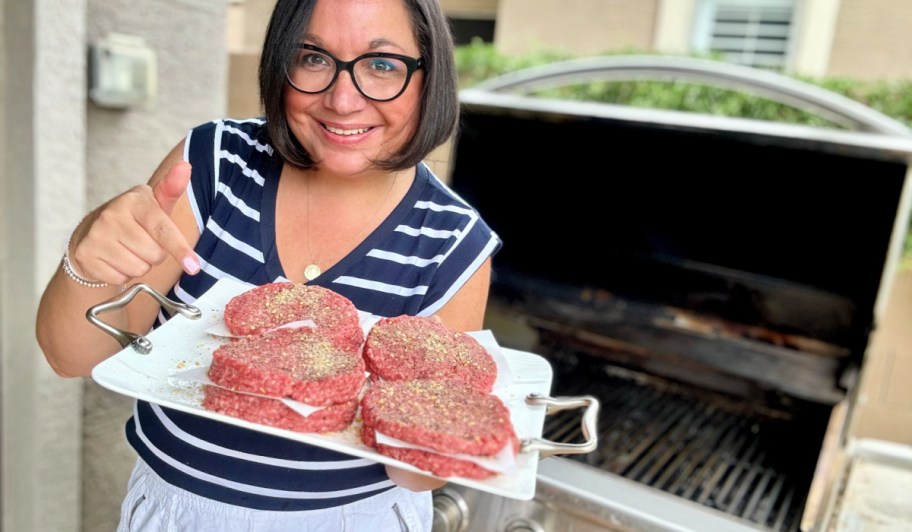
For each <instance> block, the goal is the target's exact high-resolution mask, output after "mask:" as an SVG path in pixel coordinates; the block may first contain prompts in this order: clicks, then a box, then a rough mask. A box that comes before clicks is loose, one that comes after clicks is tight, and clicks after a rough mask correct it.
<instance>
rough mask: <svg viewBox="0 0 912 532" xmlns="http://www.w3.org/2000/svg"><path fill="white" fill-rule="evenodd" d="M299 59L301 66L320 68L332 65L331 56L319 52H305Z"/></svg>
mask: <svg viewBox="0 0 912 532" xmlns="http://www.w3.org/2000/svg"><path fill="white" fill-rule="evenodd" d="M298 61H299V64H300V65H301V66H305V67H308V68H320V67H327V66H329V65H330V62H329V58H327V57H326V56H325V55H323V54H317V53H303V54H301V57H300V58H299V60H298Z"/></svg>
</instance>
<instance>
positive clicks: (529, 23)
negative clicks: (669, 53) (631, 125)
mask: <svg viewBox="0 0 912 532" xmlns="http://www.w3.org/2000/svg"><path fill="white" fill-rule="evenodd" d="M658 3H659V2H658V0H501V1H500V6H499V8H498V12H497V29H496V31H495V45H496V46H497V48H498V49H499V50H500V51H502V52H504V53H511V54H512V53H522V52H527V51H533V50H540V49H550V50H558V51H560V50H564V51H572V52H573V53H574V54H575V55H578V54H596V53H602V52H606V51H622V50H634V51H645V50H650V49H651V48H652V44H653V42H654V38H653V33H654V32H655V27H656V19H657V12H658Z"/></svg>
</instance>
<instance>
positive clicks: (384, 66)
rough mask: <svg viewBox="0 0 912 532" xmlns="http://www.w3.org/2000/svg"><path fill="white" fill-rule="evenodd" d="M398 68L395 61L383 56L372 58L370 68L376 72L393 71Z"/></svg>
mask: <svg viewBox="0 0 912 532" xmlns="http://www.w3.org/2000/svg"><path fill="white" fill-rule="evenodd" d="M397 68H398V65H397V64H396V62H395V61H392V60H390V59H385V58H376V59H372V60H371V62H370V69H371V70H375V71H378V72H394V71H395V70H396V69H397Z"/></svg>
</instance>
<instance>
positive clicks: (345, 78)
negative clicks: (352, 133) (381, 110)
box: [325, 71, 367, 114]
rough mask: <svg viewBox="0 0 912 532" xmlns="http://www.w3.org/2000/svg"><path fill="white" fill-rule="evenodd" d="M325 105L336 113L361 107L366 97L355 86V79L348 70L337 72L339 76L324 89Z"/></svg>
mask: <svg viewBox="0 0 912 532" xmlns="http://www.w3.org/2000/svg"><path fill="white" fill-rule="evenodd" d="M325 94H326V105H327V106H328V107H331V108H332V109H334V110H335V111H336V112H338V113H343V114H344V113H351V112H353V111H358V110H360V109H363V108H364V106H365V105H366V102H367V98H365V97H364V95H363V94H361V92H360V91H359V90H358V87H356V86H355V80H354V79H352V76H351V74H350V73H348V72H345V71H343V72H339V77H338V78H336V82H335V83H333V85H332V87H330V88H329V90H327V91H326V93H325Z"/></svg>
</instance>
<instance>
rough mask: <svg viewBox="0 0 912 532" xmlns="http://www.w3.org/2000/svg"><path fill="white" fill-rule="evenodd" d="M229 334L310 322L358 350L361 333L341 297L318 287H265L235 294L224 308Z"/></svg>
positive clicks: (351, 307) (281, 284)
mask: <svg viewBox="0 0 912 532" xmlns="http://www.w3.org/2000/svg"><path fill="white" fill-rule="evenodd" d="M224 320H225V326H227V327H228V330H229V331H230V332H231V334H233V335H236V336H247V335H251V334H260V333H263V332H266V331H268V330H270V329H273V328H275V327H278V326H279V325H284V324H286V323H290V322H293V321H303V320H313V322H314V324H316V326H317V328H319V329H321V330H322V331H323V332H328V334H330V335H331V336H332V337H333V338H334V339H337V340H339V341H340V342H343V343H346V344H347V343H351V344H354V345H355V346H356V347H359V348H360V347H361V344H362V343H363V342H364V332H363V331H362V329H361V324H360V320H359V317H358V310H357V309H356V308H355V305H354V304H353V303H352V302H351V300H349V299H348V298H346V297H345V296H343V295H341V294H339V293H337V292H334V291H332V290H329V289H328V288H323V287H321V286H315V285H307V284H300V283H290V282H276V283H268V284H264V285H261V286H258V287H256V288H253V289H251V290H248V291H247V292H244V293H242V294H239V295H237V296H235V297H233V298H231V300H230V301H228V304H227V305H226V306H225V317H224Z"/></svg>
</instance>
